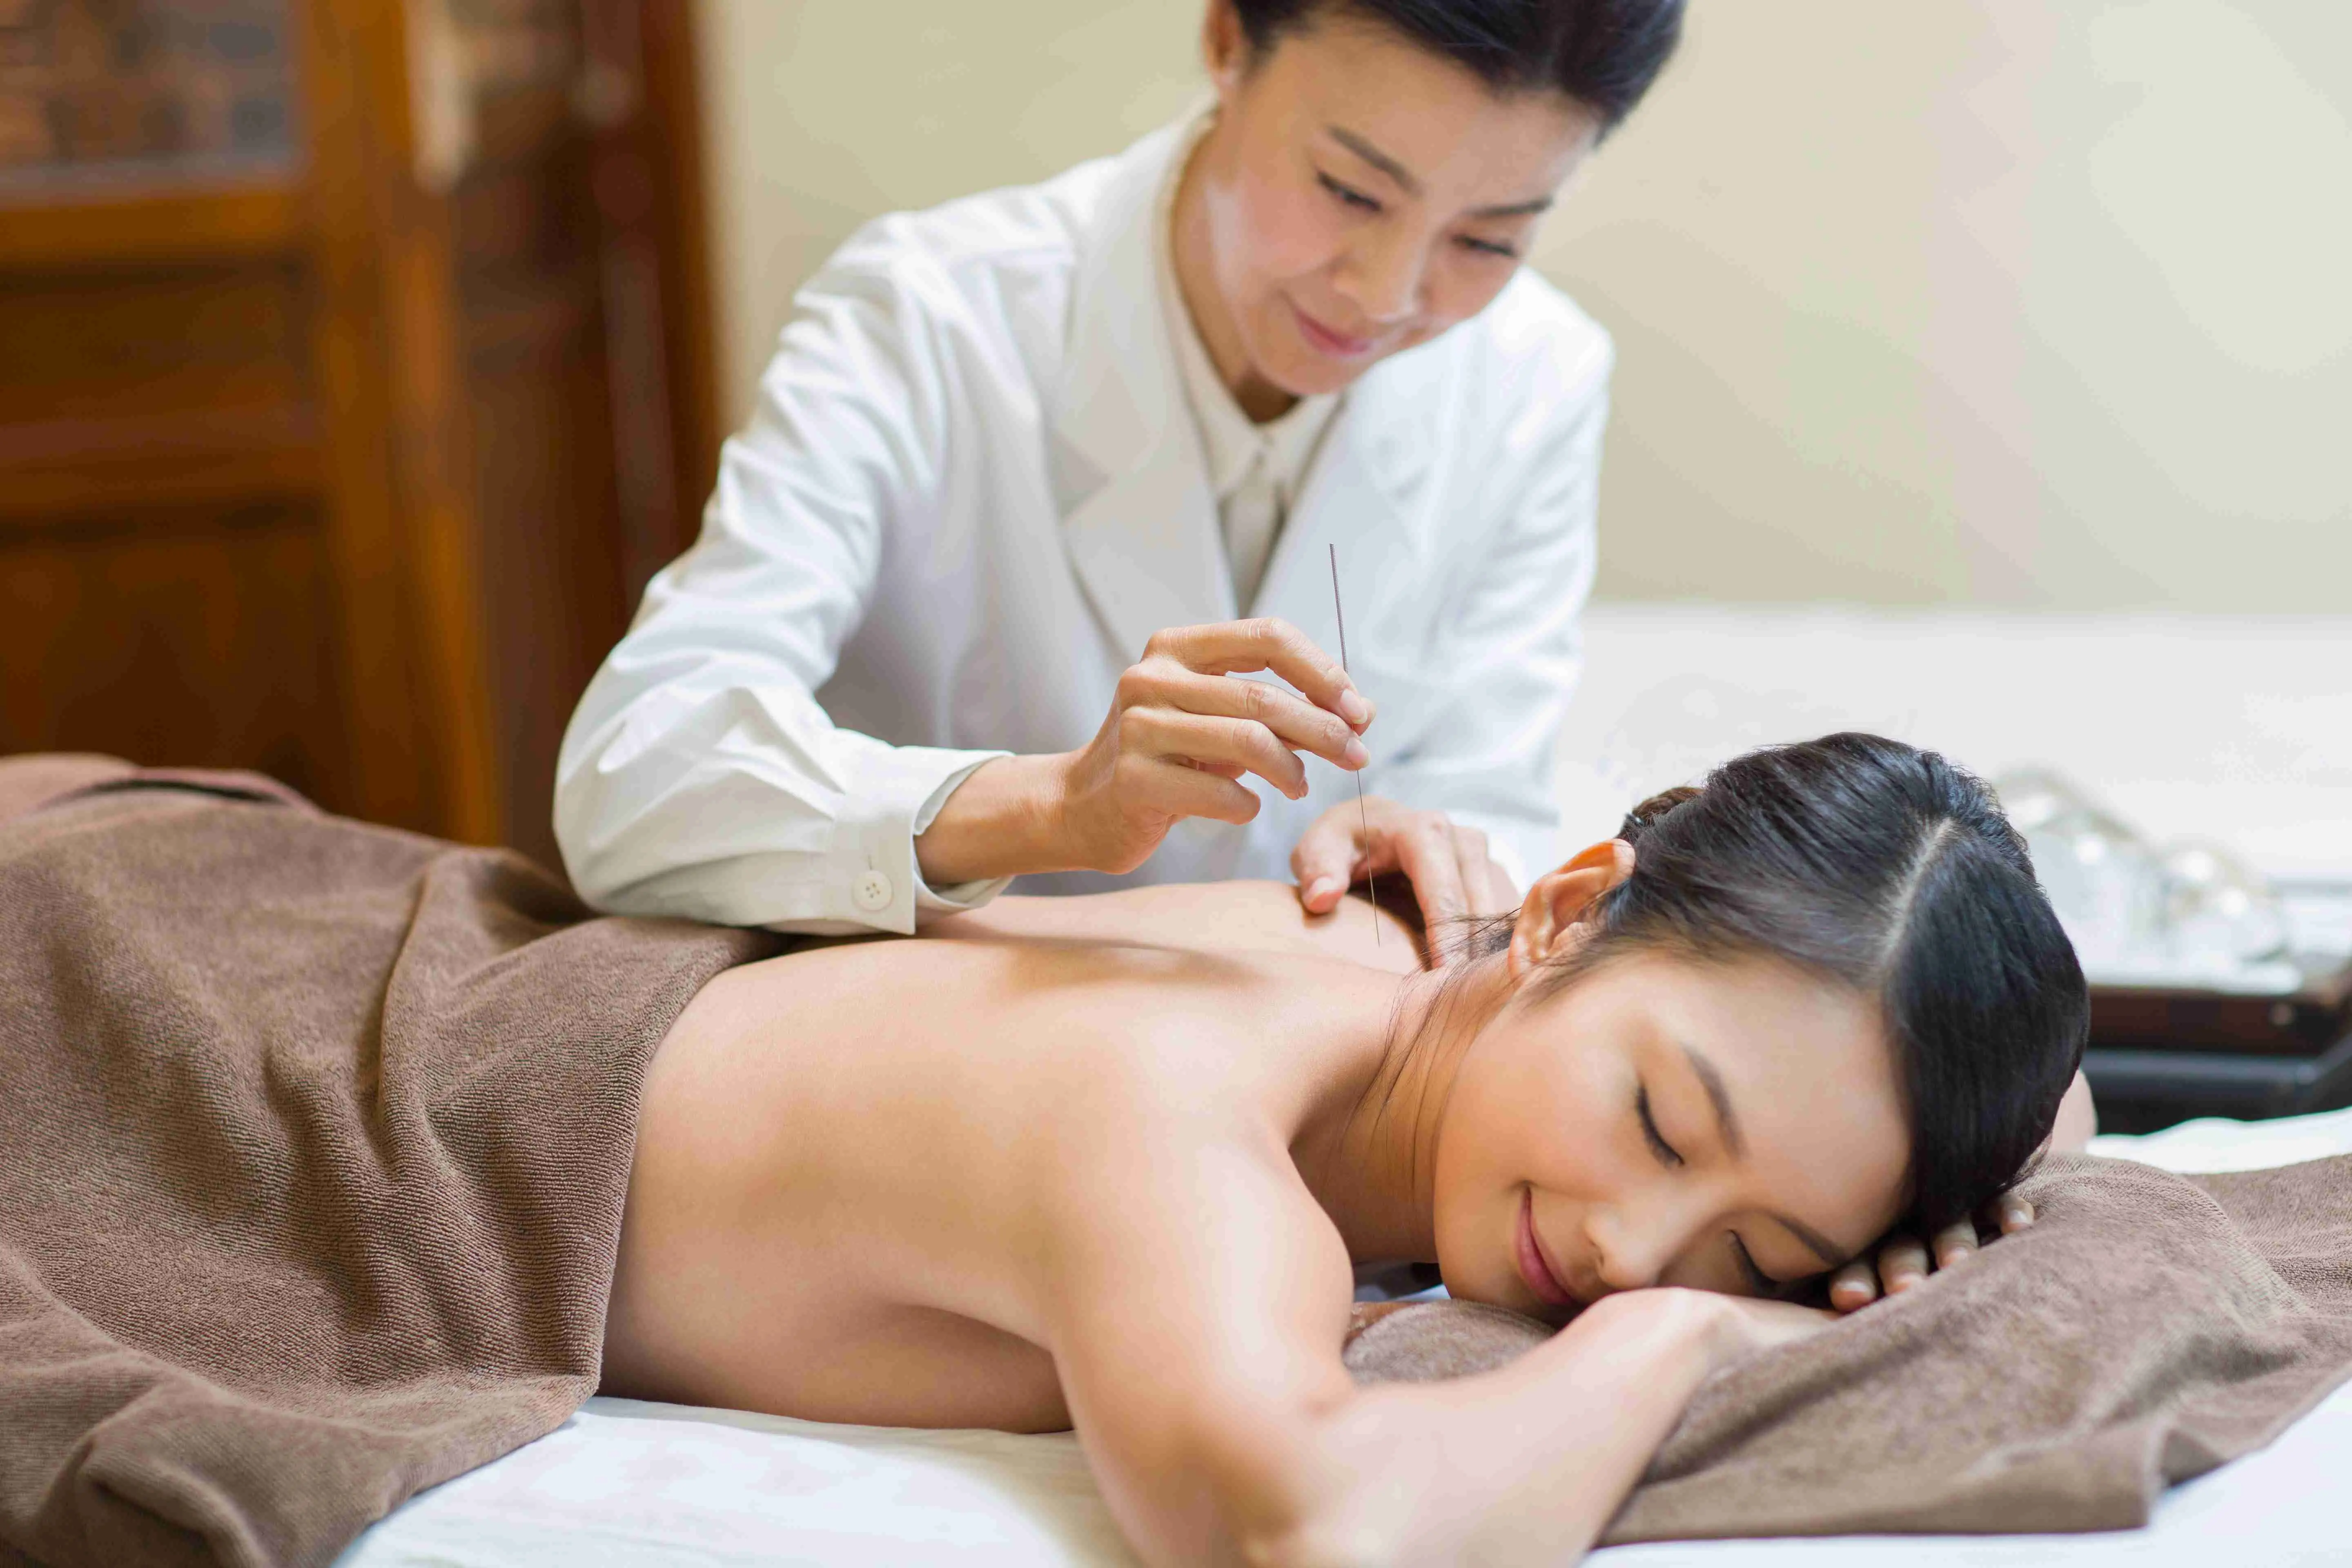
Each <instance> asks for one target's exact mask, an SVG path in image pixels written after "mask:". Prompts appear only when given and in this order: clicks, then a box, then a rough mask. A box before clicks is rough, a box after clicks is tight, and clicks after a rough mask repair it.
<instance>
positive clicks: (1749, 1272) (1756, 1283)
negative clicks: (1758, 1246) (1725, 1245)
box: [1726, 1230, 1780, 1296]
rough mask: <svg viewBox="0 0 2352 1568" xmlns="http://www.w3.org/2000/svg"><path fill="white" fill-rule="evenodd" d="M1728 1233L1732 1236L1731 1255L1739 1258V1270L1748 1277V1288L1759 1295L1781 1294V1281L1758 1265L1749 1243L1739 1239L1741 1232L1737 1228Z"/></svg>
mask: <svg viewBox="0 0 2352 1568" xmlns="http://www.w3.org/2000/svg"><path fill="white" fill-rule="evenodd" d="M1726 1234H1727V1235H1728V1236H1729V1237H1731V1255H1732V1257H1734V1258H1738V1260H1739V1272H1740V1273H1741V1274H1742V1275H1744V1276H1746V1277H1747V1279H1748V1289H1750V1290H1752V1291H1754V1292H1755V1293H1756V1294H1757V1295H1759V1296H1777V1295H1779V1294H1780V1281H1779V1280H1778V1279H1773V1278H1772V1277H1771V1276H1770V1275H1769V1274H1767V1273H1765V1272H1764V1270H1762V1269H1761V1268H1757V1267H1756V1258H1755V1257H1754V1256H1753V1255H1752V1254H1751V1253H1749V1252H1748V1244H1747V1243H1746V1242H1744V1241H1742V1240H1740V1239H1739V1233H1738V1231H1736V1230H1735V1231H1729V1232H1727V1233H1726Z"/></svg>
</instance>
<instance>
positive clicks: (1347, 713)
mask: <svg viewBox="0 0 2352 1568" xmlns="http://www.w3.org/2000/svg"><path fill="white" fill-rule="evenodd" d="M1339 717H1340V718H1342V719H1345V720H1346V721H1348V722H1349V723H1350V724H1355V725H1359V726H1360V725H1364V724H1369V723H1370V722H1371V721H1372V705H1371V704H1370V703H1369V702H1367V701H1365V700H1364V698H1363V694H1362V693H1361V692H1360V691H1358V690H1357V689H1355V688H1354V687H1352V686H1349V687H1343V688H1342V689H1340V692H1339Z"/></svg>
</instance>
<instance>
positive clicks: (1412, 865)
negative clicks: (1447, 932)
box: [1290, 795, 1519, 963]
mask: <svg viewBox="0 0 2352 1568" xmlns="http://www.w3.org/2000/svg"><path fill="white" fill-rule="evenodd" d="M1290 869H1291V871H1292V873H1293V874H1294V875H1295V876H1297V879H1298V901H1299V902H1300V903H1301V904H1302V905H1304V906H1305V907H1306V910H1307V913H1308V914H1311V915H1319V914H1324V913H1328V911H1329V910H1333V909H1336V908H1338V907H1339V900H1340V898H1341V897H1342V896H1343V895H1344V894H1345V893H1346V892H1347V890H1348V889H1349V886H1350V885H1351V884H1353V883H1356V882H1360V881H1362V880H1364V879H1365V878H1366V877H1368V876H1379V875H1386V874H1392V873H1398V872H1402V874H1403V877H1404V879H1405V882H1406V883H1407V885H1408V886H1410V887H1411V888H1412V896H1413V899H1414V900H1415V901H1416V902H1418V903H1419V904H1420V905H1421V916H1422V922H1423V924H1424V925H1425V926H1427V927H1428V928H1429V929H1430V931H1431V932H1432V934H1433V935H1434V934H1436V932H1437V929H1438V927H1439V926H1440V925H1441V924H1442V923H1443V922H1444V921H1452V920H1458V919H1460V918H1462V917H1463V916H1465V915H1481V914H1499V913H1501V912H1503V911H1504V910H1512V909H1516V908H1517V907H1518V902H1519V890H1518V889H1517V887H1516V886H1514V885H1513V884H1512V881H1511V876H1510V873H1509V872H1507V871H1506V870H1504V869H1503V868H1502V867H1501V866H1499V865H1497V864H1496V862H1495V858H1494V857H1493V856H1492V855H1490V854H1488V853H1487V850H1486V834H1484V833H1482V832H1480V831H1479V830H1478V829H1477V828H1475V827H1468V826H1464V825H1463V824H1461V823H1458V822H1456V821H1454V819H1453V818H1452V817H1449V816H1446V815H1445V814H1444V812H1442V811H1416V810H1414V809H1413V808H1412V807H1411V806H1407V805H1399V804H1398V803H1397V802H1395V801H1392V800H1385V799H1382V798H1381V797H1380V796H1378V795H1367V796H1365V797H1364V803H1363V807H1362V809H1361V811H1359V810H1358V809H1357V805H1356V803H1355V802H1354V801H1352V800H1350V801H1345V802H1342V803H1341V804H1339V805H1335V806H1333V807H1332V808H1331V809H1330V810H1328V811H1327V812H1325V813H1324V814H1323V815H1322V816H1318V817H1317V818H1316V819H1315V825H1314V826H1312V827H1309V828H1308V829H1307V832H1306V834H1305V835H1304V836H1303V837H1300V839H1299V840H1298V847H1297V848H1296V849H1294V850H1292V851H1291V855H1290ZM1430 953H1431V958H1432V962H1433V963H1443V962H1444V957H1443V954H1442V952H1441V951H1440V950H1439V948H1438V945H1437V943H1436V942H1431V943H1430Z"/></svg>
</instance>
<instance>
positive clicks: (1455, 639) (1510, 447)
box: [1372, 350, 1610, 889]
mask: <svg viewBox="0 0 2352 1568" xmlns="http://www.w3.org/2000/svg"><path fill="white" fill-rule="evenodd" d="M1609 369H1610V356H1609V354H1608V353H1607V352H1606V351H1605V350H1604V351H1602V352H1601V353H1600V354H1599V355H1598V356H1597V363H1596V365H1595V366H1594V367H1593V368H1592V369H1591V373H1590V374H1589V376H1588V377H1587V378H1586V379H1585V381H1584V382H1583V383H1582V384H1581V385H1580V386H1578V387H1575V388H1573V389H1571V390H1572V391H1573V394H1574V395H1572V396H1569V397H1563V398H1551V397H1543V398H1534V399H1530V400H1528V405H1527V412H1526V414H1525V415H1523V416H1522V417H1521V418H1520V420H1519V421H1518V422H1517V425H1516V426H1515V427H1514V428H1512V429H1511V430H1510V431H1508V432H1507V435H1506V437H1505V439H1504V449H1503V452H1502V454H1501V455H1500V458H1499V460H1498V461H1497V462H1496V464H1495V466H1494V469H1493V472H1494V473H1495V474H1496V476H1497V482H1496V484H1495V486H1494V487H1493V488H1492V489H1490V490H1489V495H1490V496H1491V497H1492V498H1493V499H1492V500H1491V502H1490V505H1491V506H1492V507H1493V509H1494V510H1493V511H1492V513H1491V514H1490V515H1492V516H1493V517H1494V518H1495V522H1494V526H1493V527H1492V529H1491V530H1490V531H1488V533H1487V536H1486V537H1487V538H1488V540H1489V541H1490V543H1488V544H1487V545H1486V547H1485V548H1484V549H1482V550H1481V551H1480V552H1478V554H1477V568H1476V570H1475V572H1474V573H1473V574H1471V575H1470V576H1469V578H1468V579H1467V580H1466V581H1465V583H1464V584H1462V586H1461V587H1460V588H1459V589H1458V590H1457V592H1456V595H1454V603H1453V604H1451V605H1448V606H1447V609H1446V637H1445V639H1444V641H1445V648H1446V653H1445V656H1444V668H1447V669H1448V670H1449V671H1450V679H1449V681H1448V685H1447V690H1446V693H1445V696H1444V700H1443V702H1442V707H1441V710H1442V712H1443V713H1444V717H1443V718H1442V719H1441V720H1440V721H1438V722H1437V723H1436V724H1435V725H1434V726H1433V727H1432V728H1431V729H1429V730H1428V731H1424V732H1423V735H1422V737H1421V738H1420V741H1419V742H1418V743H1417V744H1415V745H1413V746H1412V749H1411V750H1410V751H1409V752H1406V753H1405V754H1404V755H1402V756H1401V757H1399V758H1397V759H1396V760H1395V761H1394V762H1393V763H1391V764H1389V765H1388V766H1387V767H1386V768H1379V767H1378V764H1377V763H1376V764H1375V766H1376V769H1377V770H1378V772H1377V773H1376V774H1375V779H1374V783H1373V785H1372V787H1373V788H1375V789H1376V790H1378V791H1379V793H1381V794H1382V795H1388V796H1390V797H1391V799H1394V800H1398V801H1401V802H1402V803H1404V804H1406V805H1413V806H1419V807H1423V808H1425V809H1433V810H1441V811H1444V813H1446V815H1448V816H1451V817H1453V818H1454V820H1455V821H1456V822H1460V823H1463V824H1465V825H1467V826H1474V827H1477V828H1480V829H1482V830H1483V831H1484V832H1485V833H1486V836H1487V838H1488V841H1489V844H1490V845H1491V852H1492V854H1493V856H1494V858H1495V859H1496V861H1498V862H1499V863H1500V864H1501V865H1502V866H1503V868H1504V869H1506V870H1507V871H1508V872H1509V873H1510V874H1511V877H1512V879H1514V880H1515V881H1517V883H1518V885H1519V887H1520V888H1521V889H1526V888H1527V887H1528V884H1529V881H1530V879H1532V878H1534V877H1538V876H1540V875H1542V874H1543V873H1544V872H1546V871H1549V870H1550V869H1552V868H1554V867H1555V866H1557V865H1558V864H1559V859H1560V849H1561V846H1560V843H1559V838H1560V831H1559V829H1560V823H1559V792H1558V789H1557V787H1556V781H1555V778H1554V774H1555V772H1556V769H1555V766H1554V751H1555V748H1556V746H1557V743H1558V740H1559V730H1560V724H1561V721H1562V720H1563V719H1564V718H1565V717H1566V716H1567V711H1568V702H1569V698H1570V694H1571V693H1572V692H1573V691H1574V689H1575V687H1576V680H1577V677H1578V674H1579V672H1580V669H1581V668H1582V663H1583V658H1582V646H1581V638H1580V630H1579V627H1580V622H1581V620H1582V617H1583V613H1584V604H1585V600H1586V598H1587V597H1588V596H1589V595H1591V589H1592V572H1593V561H1594V554H1595V520H1594V510H1595V506H1596V502H1597V500H1598V495H1599V480H1600V474H1601V434H1602V431H1603V430H1604V428H1605V427H1606V426H1607V424H1608V420H1609ZM1378 773H1386V774H1387V777H1385V778H1380V777H1378Z"/></svg>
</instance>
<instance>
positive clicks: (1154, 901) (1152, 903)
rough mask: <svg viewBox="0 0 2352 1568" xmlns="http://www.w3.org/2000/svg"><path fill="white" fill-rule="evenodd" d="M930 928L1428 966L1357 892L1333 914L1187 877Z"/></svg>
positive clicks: (987, 937)
mask: <svg viewBox="0 0 2352 1568" xmlns="http://www.w3.org/2000/svg"><path fill="white" fill-rule="evenodd" d="M924 934H925V935H926V936H937V937H945V938H950V939H962V940H982V941H1004V940H1014V941H1029V942H1119V943H1125V944H1129V945H1133V946H1139V947H1166V948H1175V949H1181V950H1188V951H1192V952H1259V953H1266V954H1290V955H1296V956H1299V957H1317V958H1344V959H1347V960H1349V961H1350V962H1352V963H1360V964H1363V965H1365V966H1366V967H1368V968H1372V969H1379V970H1383V971H1386V972H1388V973H1394V974H1405V973H1412V971H1414V970H1417V969H1419V968H1421V967H1422V959H1421V948H1420V945H1419V942H1418V938H1417V937H1416V935H1415V934H1414V932H1413V931H1412V929H1411V928H1410V927H1408V926H1407V925H1406V924H1405V923H1404V922H1403V921H1400V920H1398V919H1397V918H1396V917H1395V916H1394V915H1392V914H1390V913H1388V912H1387V911H1386V910H1379V909H1376V908H1374V907H1373V906H1372V905H1371V904H1370V903H1367V902H1365V901H1364V900H1361V899H1357V898H1349V899H1344V900H1341V901H1340V904H1339V908H1338V909H1337V910H1333V911H1332V912H1331V913H1329V914H1328V915H1310V914H1308V913H1307V912H1306V910H1302V909H1301V908H1299V904H1298V894H1297V890H1296V889H1293V888H1291V887H1290V885H1289V884H1287V883H1285V882H1238V881H1237V882H1183V883H1172V884H1170V885H1168V886H1165V887H1153V888H1131V889H1126V890H1125V891H1122V892H1116V893H1096V894H1088V895H1086V896H1083V897H1077V898H1062V899H1024V898H1004V899H999V900H996V901H995V902H994V903H992V904H990V905H988V906H987V907H986V908H984V909H980V910H973V911H972V912H971V913H970V914H963V915H956V916H952V917H950V919H947V920H943V921H939V922H938V923H937V924H935V925H931V926H928V927H926V928H925V929H924Z"/></svg>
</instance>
